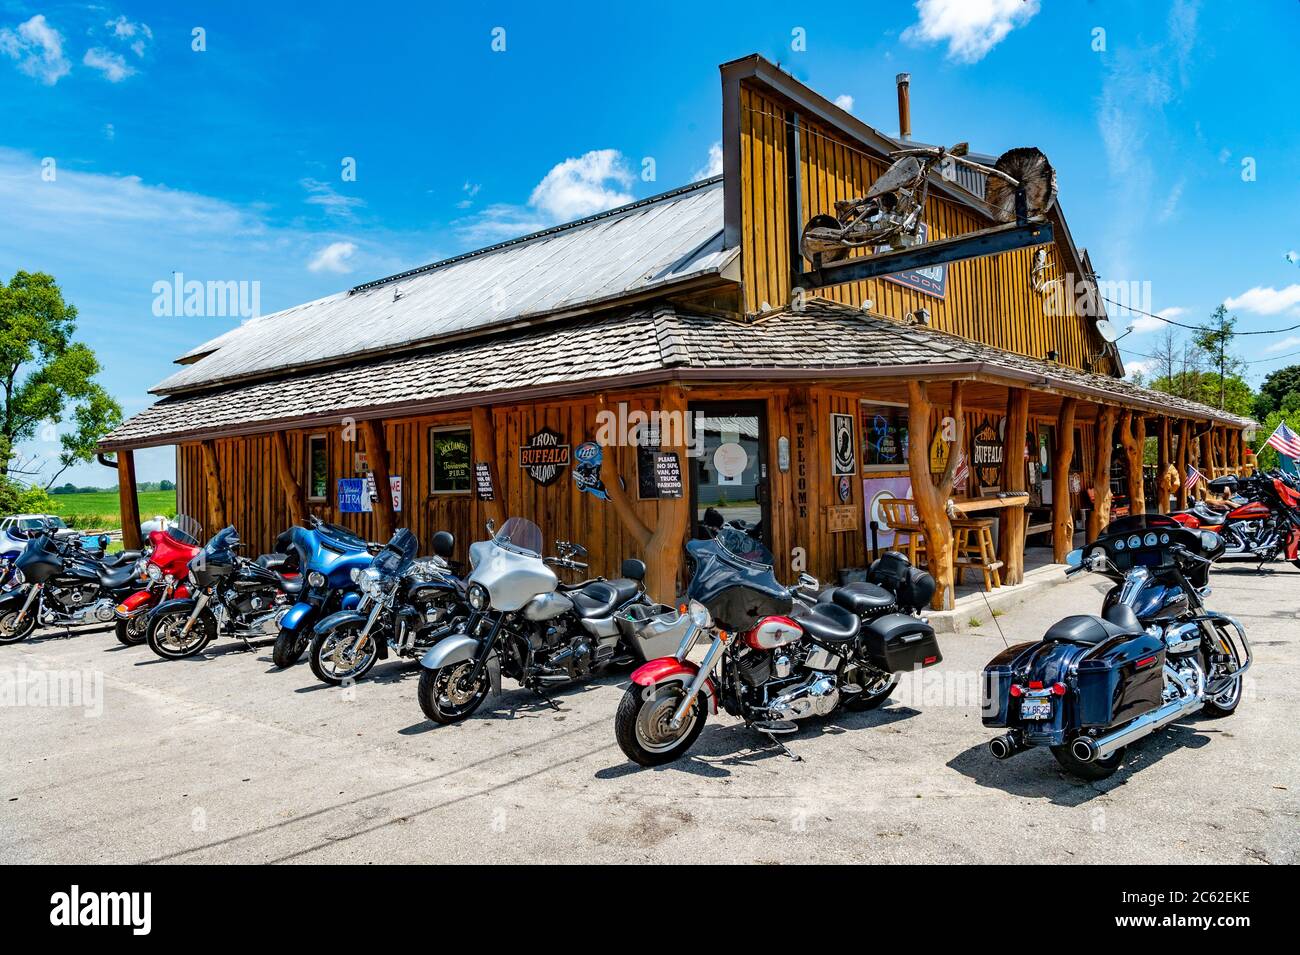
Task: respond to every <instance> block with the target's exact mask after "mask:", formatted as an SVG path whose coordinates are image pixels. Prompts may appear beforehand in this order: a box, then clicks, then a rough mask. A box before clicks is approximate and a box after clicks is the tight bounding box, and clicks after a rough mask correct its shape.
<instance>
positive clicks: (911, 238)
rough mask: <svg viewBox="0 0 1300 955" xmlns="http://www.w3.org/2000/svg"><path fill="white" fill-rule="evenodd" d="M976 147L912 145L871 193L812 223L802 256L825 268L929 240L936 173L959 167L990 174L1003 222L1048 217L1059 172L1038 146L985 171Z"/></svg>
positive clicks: (990, 196)
mask: <svg viewBox="0 0 1300 955" xmlns="http://www.w3.org/2000/svg"><path fill="white" fill-rule="evenodd" d="M969 151H970V147H969V146H968V145H967V144H966V143H957V144H956V145H954V146H951V147H948V148H945V147H942V146H912V147H908V148H906V149H897V150H895V151H893V152H891V153H890V154H889V156H890V159H892V160H893V162H892V164H891V165H890V167H889V168H888V169H887V170H885V172H884V174H883V175H882V176H881V177H880V178H879V179H877V180H876V181H875V182H873V183H872V184H871V188H870V189H868V190H867V194H866V195H865V196H862V197H859V198H854V199H842V200H837V201H836V202H835V215H833V216H832V215H824V214H823V215H816V216H813V217H812V218H811V219H809V220H808V223H807V224H806V225H805V226H804V228H803V234H802V235H801V236H800V239H799V251H800V252H801V253H802V254H803V256H804V258H806V259H807V260H808V261H809V262H812V263H813V264H814V266H816V267H818V268H820V267H821V266H823V265H830V264H831V263H833V262H839V261H842V260H844V259H846V258H847V257H848V255H849V253H850V251H852V250H853V249H857V248H869V249H880V248H885V249H894V250H897V249H905V248H908V247H910V246H912V245H915V244H916V243H917V242H919V241H922V239H923V235H922V232H921V226H922V222H923V220H924V215H925V203H926V199H927V197H928V195H929V191H930V175H931V173H932V171H933V170H934V169H936V168H937V169H940V170H943V169H945V168H946V167H947V166H948V164H949V163H950V162H951V163H960V164H961V165H963V166H967V167H969V168H971V169H974V170H976V171H977V172H980V173H982V174H983V175H984V176H985V177H986V181H987V185H986V186H985V199H986V201H987V202H988V203H989V205H990V206H991V207H992V209H993V213H994V217H995V218H996V220H997V221H998V222H1002V223H1011V222H1016V221H1018V220H1022V219H1026V218H1028V217H1030V216H1042V215H1044V214H1046V212H1047V210H1048V209H1050V208H1051V205H1052V201H1053V200H1054V199H1055V197H1056V172H1055V171H1054V170H1053V169H1052V166H1051V164H1050V163H1048V161H1047V157H1046V156H1044V155H1043V154H1042V152H1040V151H1039V150H1037V149H1034V148H1032V147H1024V148H1020V149H1012V150H1010V151H1008V152H1006V153H1003V154H1002V155H1001V156H999V157H998V159H997V162H996V165H994V166H986V165H983V164H982V163H977V162H975V161H974V160H973V159H968V158H967V157H966V154H967V153H968V152H969Z"/></svg>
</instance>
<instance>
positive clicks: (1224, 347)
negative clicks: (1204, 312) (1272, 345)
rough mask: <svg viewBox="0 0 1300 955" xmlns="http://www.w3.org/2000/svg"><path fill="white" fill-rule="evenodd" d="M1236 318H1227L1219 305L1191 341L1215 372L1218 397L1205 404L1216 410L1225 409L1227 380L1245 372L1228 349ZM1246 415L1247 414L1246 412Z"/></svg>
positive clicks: (1243, 366)
mask: <svg viewBox="0 0 1300 955" xmlns="http://www.w3.org/2000/svg"><path fill="white" fill-rule="evenodd" d="M1236 327H1237V316H1235V315H1234V316H1232V317H1231V318H1229V317H1228V310H1227V309H1226V308H1225V307H1224V306H1222V305H1220V306H1219V307H1218V308H1216V309H1215V310H1214V314H1213V315H1211V316H1210V323H1209V324H1208V325H1202V326H1201V328H1200V330H1199V331H1197V332H1196V334H1195V335H1193V336H1192V341H1194V342H1195V343H1196V347H1197V348H1199V349H1201V351H1203V352H1205V353H1206V354H1207V355H1208V356H1209V359H1210V367H1211V368H1213V369H1214V370H1215V373H1216V376H1217V378H1218V384H1219V395H1218V400H1217V401H1208V402H1206V404H1213V405H1215V406H1216V407H1218V408H1226V407H1227V405H1226V404H1225V402H1226V401H1227V383H1228V380H1229V379H1230V378H1231V377H1233V376H1236V375H1240V374H1241V373H1242V371H1244V370H1245V367H1246V363H1245V362H1243V361H1242V360H1241V359H1240V358H1238V357H1237V356H1236V355H1234V354H1232V352H1230V351H1229V350H1228V349H1229V347H1230V346H1231V345H1232V339H1233V338H1234V337H1236V334H1237V333H1236V331H1235V329H1236ZM1247 413H1248V412H1247Z"/></svg>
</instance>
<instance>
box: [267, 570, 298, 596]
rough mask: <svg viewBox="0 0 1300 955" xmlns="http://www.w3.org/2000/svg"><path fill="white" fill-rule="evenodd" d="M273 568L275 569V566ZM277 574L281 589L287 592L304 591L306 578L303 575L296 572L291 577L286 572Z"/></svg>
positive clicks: (296, 592)
mask: <svg viewBox="0 0 1300 955" xmlns="http://www.w3.org/2000/svg"><path fill="white" fill-rule="evenodd" d="M271 569H272V571H274V568H271ZM275 576H276V577H278V578H279V579H280V589H281V590H283V591H284V592H285V593H286V594H300V593H302V584H303V579H304V578H303V577H302V575H300V574H294V575H293V576H292V577H289V576H286V575H285V574H280V573H277V574H276V575H275Z"/></svg>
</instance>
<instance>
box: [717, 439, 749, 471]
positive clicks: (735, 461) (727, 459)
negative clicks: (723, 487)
mask: <svg viewBox="0 0 1300 955" xmlns="http://www.w3.org/2000/svg"><path fill="white" fill-rule="evenodd" d="M748 465H749V455H748V454H746V453H745V449H744V448H742V447H741V446H740V445H739V444H737V443H735V442H734V441H728V442H727V443H726V444H720V445H718V450H716V451H714V452H713V470H715V471H717V472H718V473H719V474H721V475H722V476H723V477H728V478H734V477H739V476H740V475H741V474H743V473H744V472H745V468H746V467H747V466H748Z"/></svg>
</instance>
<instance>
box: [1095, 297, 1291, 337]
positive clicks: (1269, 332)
mask: <svg viewBox="0 0 1300 955" xmlns="http://www.w3.org/2000/svg"><path fill="white" fill-rule="evenodd" d="M1101 300H1102V301H1103V302H1109V303H1110V304H1111V305H1114V306H1116V307H1117V308H1122V309H1124V310H1125V311H1128V312H1135V313H1136V314H1138V315H1145V316H1146V317H1147V318H1154V319H1156V321H1160V322H1164V323H1165V324H1166V325H1177V326H1178V327H1179V328H1186V329H1187V330H1188V331H1193V332H1200V331H1204V330H1205V328H1206V326H1205V325H1184V324H1183V323H1182V322H1175V321H1174V320H1173V319H1172V318H1165V317H1164V316H1163V315H1156V314H1155V313H1153V312H1144V311H1142V309H1140V308H1134V307H1133V306H1132V305H1125V304H1124V303H1123V302H1117V301H1115V300H1114V299H1113V298H1107V297H1106V296H1104V295H1103V296H1101ZM1297 328H1300V325H1289V326H1287V327H1286V328H1269V329H1265V330H1263V331H1258V332H1233V333H1232V334H1233V335H1279V334H1281V333H1282V332H1293V331H1295V330H1296V329H1297Z"/></svg>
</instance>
